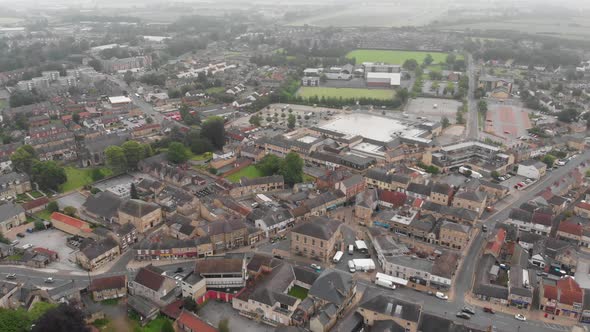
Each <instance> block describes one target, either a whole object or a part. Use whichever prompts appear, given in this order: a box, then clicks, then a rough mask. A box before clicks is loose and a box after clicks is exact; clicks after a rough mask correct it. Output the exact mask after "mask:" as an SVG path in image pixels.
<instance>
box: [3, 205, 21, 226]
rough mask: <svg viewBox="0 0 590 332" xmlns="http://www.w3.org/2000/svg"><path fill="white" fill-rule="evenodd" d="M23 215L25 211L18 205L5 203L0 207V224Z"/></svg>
mask: <svg viewBox="0 0 590 332" xmlns="http://www.w3.org/2000/svg"><path fill="white" fill-rule="evenodd" d="M21 213H25V209H23V207H22V206H21V205H20V204H14V203H12V202H7V203H4V204H2V205H0V222H3V221H5V220H8V219H10V218H12V217H14V216H18V215H19V214H21Z"/></svg>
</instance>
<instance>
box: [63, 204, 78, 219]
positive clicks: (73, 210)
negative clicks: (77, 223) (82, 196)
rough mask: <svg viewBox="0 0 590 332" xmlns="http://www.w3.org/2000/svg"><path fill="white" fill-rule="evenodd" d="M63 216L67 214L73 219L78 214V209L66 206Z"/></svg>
mask: <svg viewBox="0 0 590 332" xmlns="http://www.w3.org/2000/svg"><path fill="white" fill-rule="evenodd" d="M64 214H67V215H68V216H70V217H75V216H76V214H78V209H76V208H75V207H73V206H66V207H64Z"/></svg>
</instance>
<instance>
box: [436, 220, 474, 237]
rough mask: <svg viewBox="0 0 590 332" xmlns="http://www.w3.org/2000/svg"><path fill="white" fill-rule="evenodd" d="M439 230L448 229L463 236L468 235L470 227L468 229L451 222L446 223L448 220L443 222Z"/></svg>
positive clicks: (465, 226)
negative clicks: (463, 234)
mask: <svg viewBox="0 0 590 332" xmlns="http://www.w3.org/2000/svg"><path fill="white" fill-rule="evenodd" d="M440 228H441V229H443V228H444V229H450V230H453V231H455V232H461V233H465V234H469V231H470V230H471V227H469V226H467V225H463V224H458V223H456V222H452V221H448V220H443V222H442V224H441V226H440Z"/></svg>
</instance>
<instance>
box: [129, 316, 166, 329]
mask: <svg viewBox="0 0 590 332" xmlns="http://www.w3.org/2000/svg"><path fill="white" fill-rule="evenodd" d="M167 320H168V318H166V317H164V316H158V318H156V319H154V320H153V321H151V322H149V323H148V324H147V325H146V326H144V327H140V325H139V322H138V321H135V320H134V321H133V329H132V331H142V332H160V331H162V326H163V325H164V322H165V321H167Z"/></svg>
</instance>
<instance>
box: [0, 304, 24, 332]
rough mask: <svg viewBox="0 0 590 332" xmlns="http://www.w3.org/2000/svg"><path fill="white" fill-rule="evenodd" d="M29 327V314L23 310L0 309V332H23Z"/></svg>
mask: <svg viewBox="0 0 590 332" xmlns="http://www.w3.org/2000/svg"><path fill="white" fill-rule="evenodd" d="M30 327H31V319H30V318H29V313H28V312H27V311H26V310H24V309H20V308H19V309H17V310H9V309H4V308H0V331H2V332H23V331H28V330H29V329H30Z"/></svg>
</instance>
